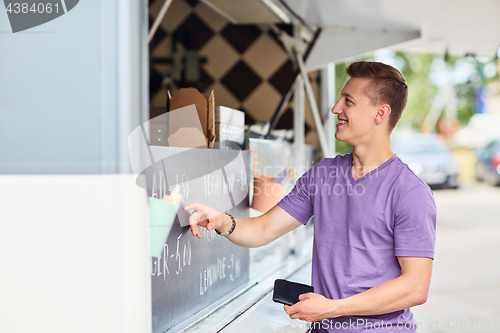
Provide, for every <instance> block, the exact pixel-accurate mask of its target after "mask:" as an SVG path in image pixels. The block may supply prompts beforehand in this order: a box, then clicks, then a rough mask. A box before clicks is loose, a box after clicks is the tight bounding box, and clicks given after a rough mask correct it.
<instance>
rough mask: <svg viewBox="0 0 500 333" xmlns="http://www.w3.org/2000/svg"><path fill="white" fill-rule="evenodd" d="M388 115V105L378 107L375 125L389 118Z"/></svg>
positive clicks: (389, 109)
mask: <svg viewBox="0 0 500 333" xmlns="http://www.w3.org/2000/svg"><path fill="white" fill-rule="evenodd" d="M390 114H391V106H390V105H389V104H382V105H381V106H379V108H378V110H377V113H376V114H375V124H377V125H380V124H381V123H383V122H384V121H385V120H386V119H388V118H389V115H390Z"/></svg>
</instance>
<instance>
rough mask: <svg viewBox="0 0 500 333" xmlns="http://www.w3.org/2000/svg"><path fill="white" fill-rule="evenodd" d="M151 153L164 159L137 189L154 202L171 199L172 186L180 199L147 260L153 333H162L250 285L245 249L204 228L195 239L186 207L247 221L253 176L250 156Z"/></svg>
mask: <svg viewBox="0 0 500 333" xmlns="http://www.w3.org/2000/svg"><path fill="white" fill-rule="evenodd" d="M153 153H158V155H159V156H162V158H163V159H162V160H158V159H157V160H156V162H155V163H153V164H152V165H150V166H149V167H148V168H147V169H146V170H145V171H144V172H142V174H143V175H144V176H145V178H144V179H145V180H146V182H144V181H141V180H138V184H140V185H141V186H143V187H145V188H147V190H148V195H149V196H151V197H155V198H163V196H164V195H167V194H170V191H171V190H172V189H173V188H174V187H175V186H176V185H179V187H180V194H182V202H181V204H180V208H179V210H178V211H177V217H176V220H175V222H174V224H173V226H172V229H171V231H170V234H169V236H168V239H167V241H166V242H165V244H164V245H163V251H162V252H161V255H160V256H159V257H152V258H151V282H152V286H151V287H152V306H153V308H152V310H153V311H152V312H153V332H154V333H162V332H165V331H166V330H168V329H169V328H171V327H172V326H174V325H176V324H177V323H179V322H180V321H182V320H183V319H186V318H187V317H189V316H191V315H192V314H194V313H196V312H198V311H200V310H201V309H203V308H205V307H207V306H209V305H210V304H213V303H214V302H216V301H218V300H220V299H221V298H222V297H224V296H226V295H229V294H230V293H231V292H232V291H236V290H237V289H238V288H239V287H241V286H243V285H244V284H245V283H246V282H247V281H248V277H249V265H250V255H249V251H248V249H247V248H243V247H239V246H236V245H235V244H233V243H231V242H230V241H229V240H227V239H226V238H225V237H224V236H219V235H217V234H216V233H215V231H213V230H212V231H208V230H206V229H205V228H203V227H200V228H199V230H200V232H201V233H202V238H201V239H198V238H197V237H194V236H193V235H192V234H191V231H190V229H189V228H188V226H189V220H188V218H189V214H190V212H188V211H185V210H184V207H185V206H186V205H188V204H190V203H193V202H198V203H202V204H206V205H208V206H210V207H212V208H213V209H215V210H216V211H218V212H220V213H224V212H229V213H230V214H233V215H234V216H235V217H236V218H238V217H248V215H249V197H248V191H249V181H250V178H251V177H250V175H251V170H250V153H249V152H242V151H238V152H235V151H227V150H207V149H198V150H195V149H193V150H183V149H180V148H172V147H155V151H153Z"/></svg>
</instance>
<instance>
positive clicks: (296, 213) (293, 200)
mask: <svg viewBox="0 0 500 333" xmlns="http://www.w3.org/2000/svg"><path fill="white" fill-rule="evenodd" d="M320 163H321V162H320ZM320 163H318V164H320ZM318 164H317V165H318ZM317 165H316V166H317ZM316 166H313V167H312V168H311V169H309V170H308V171H307V172H306V173H304V174H303V175H302V176H301V177H300V178H299V179H297V182H296V183H295V186H294V187H293V189H292V190H291V191H290V193H288V194H287V195H286V196H285V197H284V198H283V199H281V201H280V202H278V206H280V207H281V208H283V209H284V210H285V211H286V212H287V213H288V214H290V215H292V216H293V217H294V218H296V219H297V220H299V221H300V222H302V223H304V224H307V222H308V221H309V220H310V219H311V217H312V216H313V198H312V196H311V195H310V193H311V192H310V184H311V182H312V181H313V179H314V178H313V175H314V169H315V167H316Z"/></svg>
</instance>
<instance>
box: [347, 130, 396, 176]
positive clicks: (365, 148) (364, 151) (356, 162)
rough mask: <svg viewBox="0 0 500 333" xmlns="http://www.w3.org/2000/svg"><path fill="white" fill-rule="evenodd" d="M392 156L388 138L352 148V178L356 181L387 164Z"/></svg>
mask: <svg viewBox="0 0 500 333" xmlns="http://www.w3.org/2000/svg"><path fill="white" fill-rule="evenodd" d="M392 156H394V153H393V151H392V149H391V141H390V137H387V138H382V139H379V140H373V141H372V142H370V143H368V144H361V145H356V146H353V150H352V162H353V163H352V176H353V177H354V179H356V180H357V179H359V178H361V177H363V176H364V175H366V174H367V173H369V172H370V171H372V170H375V169H376V168H378V167H379V166H381V165H382V164H384V163H385V162H387V160H389V159H390V158H391V157H392Z"/></svg>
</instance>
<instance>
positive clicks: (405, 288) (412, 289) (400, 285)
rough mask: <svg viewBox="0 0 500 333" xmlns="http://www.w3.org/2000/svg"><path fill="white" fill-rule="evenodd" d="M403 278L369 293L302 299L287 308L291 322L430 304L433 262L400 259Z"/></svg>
mask: <svg viewBox="0 0 500 333" xmlns="http://www.w3.org/2000/svg"><path fill="white" fill-rule="evenodd" d="M398 261H399V265H400V266H401V275H400V276H399V277H397V278H395V279H392V280H389V281H387V282H384V283H382V284H380V285H378V286H376V287H373V288H371V289H369V290H367V291H365V292H362V293H360V294H357V295H353V296H350V297H347V298H344V299H339V300H330V299H326V298H325V297H323V296H322V295H319V294H314V293H308V294H303V295H300V297H299V300H300V302H298V303H297V304H294V305H292V306H288V305H285V306H284V307H285V311H286V313H287V314H289V315H290V318H291V319H301V320H306V321H320V320H323V319H325V318H336V317H340V316H356V315H358V316H368V315H378V314H384V313H389V312H394V311H398V310H402V309H406V308H410V307H412V306H416V305H420V304H423V303H425V302H426V301H427V294H428V291H429V285H430V281H431V273H432V262H433V260H432V259H430V258H417V257H398Z"/></svg>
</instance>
